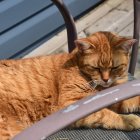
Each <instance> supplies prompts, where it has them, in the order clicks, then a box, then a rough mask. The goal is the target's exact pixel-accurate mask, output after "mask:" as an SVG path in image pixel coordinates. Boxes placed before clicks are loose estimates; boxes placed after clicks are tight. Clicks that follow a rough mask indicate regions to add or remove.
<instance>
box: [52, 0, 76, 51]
mask: <svg viewBox="0 0 140 140" xmlns="http://www.w3.org/2000/svg"><path fill="white" fill-rule="evenodd" d="M52 2H53V3H54V4H55V5H56V6H57V8H58V9H59V11H60V12H61V14H62V16H63V18H64V20H65V25H66V28H67V39H68V49H69V52H71V51H72V50H73V49H74V48H75V47H76V46H75V43H74V40H76V39H77V31H76V27H75V23H74V19H73V17H72V16H71V14H70V12H69V11H68V9H67V7H66V6H65V4H64V2H63V0H52Z"/></svg>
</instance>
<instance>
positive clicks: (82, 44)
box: [74, 39, 91, 52]
mask: <svg viewBox="0 0 140 140" xmlns="http://www.w3.org/2000/svg"><path fill="white" fill-rule="evenodd" d="M74 42H75V44H76V46H77V47H78V50H79V51H80V52H85V51H86V50H88V49H89V48H90V47H91V44H90V42H88V41H86V40H82V39H78V40H75V41H74Z"/></svg>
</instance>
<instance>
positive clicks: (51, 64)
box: [0, 32, 140, 140]
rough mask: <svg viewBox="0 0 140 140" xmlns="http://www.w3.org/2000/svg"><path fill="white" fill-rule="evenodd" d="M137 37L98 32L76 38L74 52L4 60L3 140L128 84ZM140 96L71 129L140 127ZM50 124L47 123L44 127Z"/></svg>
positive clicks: (0, 96) (0, 86)
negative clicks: (76, 105)
mask: <svg viewBox="0 0 140 140" xmlns="http://www.w3.org/2000/svg"><path fill="white" fill-rule="evenodd" d="M135 42H136V40H135V39H132V38H128V37H121V36H119V35H116V34H114V33H111V32H97V33H94V34H92V35H91V36H89V37H86V38H82V39H78V40H75V43H76V46H77V47H76V48H75V49H74V50H73V52H72V53H70V54H67V53H64V54H58V55H50V56H40V57H34V58H29V59H20V60H1V61H0V75H1V77H0V79H1V80H0V140H8V139H11V138H12V137H13V136H14V135H16V134H18V133H19V132H21V131H22V130H23V129H25V128H27V127H28V126H30V125H32V124H33V123H35V122H37V121H39V120H40V119H42V118H44V117H46V116H48V115H50V114H52V113H54V112H56V111H57V110H60V109H62V108H64V107H66V106H68V105H70V104H72V103H74V102H76V101H77V100H80V99H82V98H84V97H86V96H89V95H93V94H95V93H96V94H98V91H101V90H104V89H106V88H109V87H111V86H116V85H118V84H122V83H125V82H127V81H128V73H127V69H128V64H129V54H130V49H131V47H132V46H133V44H134V43H135ZM124 94H127V93H124ZM131 112H140V97H139V96H138V97H135V98H132V99H128V100H125V101H122V102H119V103H117V104H114V105H112V106H110V107H108V108H104V109H102V110H100V111H98V112H96V113H93V114H91V115H89V116H87V117H85V118H83V119H80V120H79V121H77V122H75V123H73V124H72V125H71V127H88V128H96V127H102V128H105V129H118V130H125V131H131V130H135V129H139V128H140V117H138V116H136V115H132V114H129V115H122V114H121V113H131ZM46 125H47V124H46Z"/></svg>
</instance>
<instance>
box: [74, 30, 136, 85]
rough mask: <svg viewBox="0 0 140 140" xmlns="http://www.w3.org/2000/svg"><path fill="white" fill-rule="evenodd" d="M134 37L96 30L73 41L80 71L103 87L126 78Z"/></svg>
mask: <svg viewBox="0 0 140 140" xmlns="http://www.w3.org/2000/svg"><path fill="white" fill-rule="evenodd" d="M135 42H136V39H132V38H128V37H121V36H118V35H116V34H114V33H111V32H97V33H94V34H93V35H91V36H89V37H87V38H82V39H78V40H76V41H75V43H76V46H77V47H78V55H77V56H78V66H79V68H80V70H81V72H82V73H84V74H85V75H87V76H88V77H90V78H91V79H92V80H93V81H94V82H97V83H99V84H100V85H101V86H103V87H109V86H110V85H112V84H114V85H115V84H119V83H123V82H125V81H126V80H127V69H128V64H129V53H130V49H131V46H132V45H133V44H134V43H135Z"/></svg>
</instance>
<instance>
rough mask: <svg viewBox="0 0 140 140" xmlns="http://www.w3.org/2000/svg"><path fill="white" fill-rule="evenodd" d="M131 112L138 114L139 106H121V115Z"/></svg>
mask: <svg viewBox="0 0 140 140" xmlns="http://www.w3.org/2000/svg"><path fill="white" fill-rule="evenodd" d="M132 112H140V106H136V105H130V106H122V108H121V113H132Z"/></svg>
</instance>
